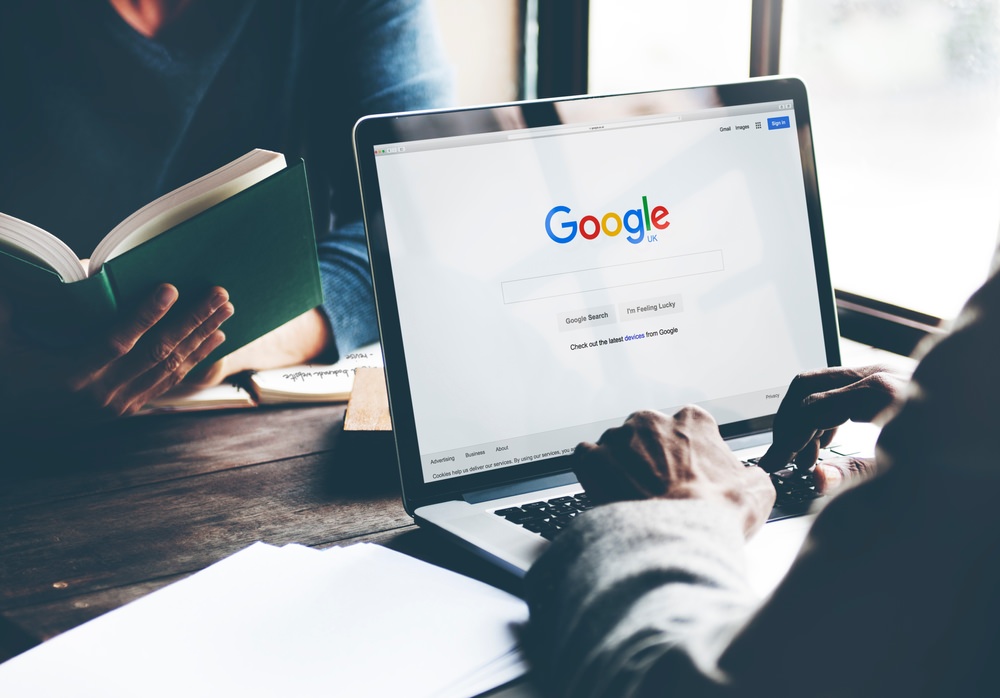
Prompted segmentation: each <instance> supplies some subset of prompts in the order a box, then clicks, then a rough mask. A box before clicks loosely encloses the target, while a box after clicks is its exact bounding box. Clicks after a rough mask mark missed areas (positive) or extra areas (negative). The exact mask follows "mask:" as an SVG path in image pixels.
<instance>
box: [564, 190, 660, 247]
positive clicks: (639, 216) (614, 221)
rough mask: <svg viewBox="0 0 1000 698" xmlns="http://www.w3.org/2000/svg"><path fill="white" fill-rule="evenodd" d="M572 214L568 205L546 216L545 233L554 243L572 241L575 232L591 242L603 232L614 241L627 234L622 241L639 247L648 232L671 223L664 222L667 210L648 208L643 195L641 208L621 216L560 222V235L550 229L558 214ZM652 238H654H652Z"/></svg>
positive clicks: (593, 217) (608, 214)
mask: <svg viewBox="0 0 1000 698" xmlns="http://www.w3.org/2000/svg"><path fill="white" fill-rule="evenodd" d="M571 212H572V211H571V210H570V208H569V206H553V207H552V210H551V211H549V213H548V215H546V216H545V232H546V233H548V235H549V237H550V238H551V239H552V240H553V241H555V242H558V243H560V244H564V243H567V242H569V241H570V240H572V239H573V238H575V237H576V234H577V233H580V237H582V238H583V239H584V240H594V239H596V238H597V236H598V235H600V234H601V233H602V232H603V233H604V234H605V235H607V236H608V237H612V238H613V237H615V236H617V235H618V234H619V233H621V232H622V231H623V230H624V231H626V232H627V233H628V234H627V235H626V236H625V239H626V240H628V241H629V242H631V243H632V244H633V245H638V244H639V243H640V242H642V241H643V240H644V239H645V237H646V233H647V232H652V231H653V230H666V229H667V226H669V225H670V221H668V220H667V216H668V215H670V211H668V210H667V209H666V207H665V206H654V207H653V208H652V209H650V208H649V201H648V200H647V198H646V197H645V196H644V197H642V208H641V209H640V208H632V209H629V210H628V211H626V212H625V213H623V214H621V215H619V214H617V213H614V212H613V211H611V212H608V213H605V214H604V215H603V216H601V217H600V218H598V217H597V216H593V215H586V216H584V217H583V218H581V219H580V220H579V221H575V220H573V219H570V220H563V221H562V222H561V223H559V227H560V228H561V229H562V230H563V233H562V234H561V235H559V234H557V233H556V232H555V231H554V230H553V229H552V219H553V218H555V217H556V216H557V215H558V214H568V213H571ZM653 237H654V238H655V236H653Z"/></svg>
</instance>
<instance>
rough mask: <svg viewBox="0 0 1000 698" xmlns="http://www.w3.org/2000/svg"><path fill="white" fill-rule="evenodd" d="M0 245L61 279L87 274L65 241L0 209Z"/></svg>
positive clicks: (82, 276) (74, 278)
mask: <svg viewBox="0 0 1000 698" xmlns="http://www.w3.org/2000/svg"><path fill="white" fill-rule="evenodd" d="M0 249H3V250H4V251H6V252H8V253H10V254H12V255H13V256H15V257H18V258H20V259H23V260H25V261H28V262H31V263H32V264H34V265H36V266H40V267H44V268H46V269H51V270H52V271H54V272H55V273H56V274H58V275H59V277H60V278H61V279H62V280H63V281H64V282H65V283H71V282H73V281H82V280H83V279H85V278H87V272H86V271H85V269H84V267H83V265H82V264H81V263H80V260H79V258H77V256H76V255H75V254H73V250H71V249H70V247H69V245H67V244H66V243H64V242H63V241H62V240H60V239H59V238H57V237H56V236H55V235H53V234H52V233H50V232H48V231H46V230H43V229H41V228H39V227H38V226H36V225H32V224H31V223H28V222H27V221H22V220H21V219H20V218H15V217H14V216H8V215H7V214H4V213H0Z"/></svg>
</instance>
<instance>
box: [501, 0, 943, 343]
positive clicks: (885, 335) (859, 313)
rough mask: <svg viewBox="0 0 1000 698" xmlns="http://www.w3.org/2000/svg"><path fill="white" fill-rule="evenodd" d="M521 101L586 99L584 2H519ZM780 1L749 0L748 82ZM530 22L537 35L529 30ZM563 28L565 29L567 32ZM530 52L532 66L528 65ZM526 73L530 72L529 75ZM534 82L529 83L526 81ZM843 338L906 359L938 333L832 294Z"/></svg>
mask: <svg viewBox="0 0 1000 698" xmlns="http://www.w3.org/2000/svg"><path fill="white" fill-rule="evenodd" d="M522 18H523V20H524V26H525V32H524V37H525V40H524V44H525V47H526V48H525V50H524V51H523V52H522V55H523V56H524V57H525V63H526V67H525V69H524V70H523V71H522V75H523V76H525V78H526V79H525V81H524V84H522V87H521V92H522V94H523V95H524V96H525V97H526V98H534V97H538V98H547V97H564V96H568V95H576V94H586V93H587V82H588V72H589V56H588V50H589V42H588V36H589V21H590V3H589V1H588V0H522ZM781 18H782V0H751V22H750V63H749V77H762V76H768V75H777V74H778V72H779V71H778V68H779V65H780V56H781ZM532 23H534V27H536V28H537V31H536V32H534V33H531V32H529V31H528V27H529V26H531V25H532ZM567 28H568V29H567ZM531 47H534V49H535V50H534V57H535V58H536V59H537V65H536V66H527V62H528V60H529V58H530V56H531V54H532V48H531ZM529 68H531V69H533V70H530V69H529ZM529 75H532V76H534V78H535V80H534V81H533V82H531V83H530V84H529V81H528V80H527V76H529ZM835 297H836V302H837V316H838V321H839V328H840V334H841V336H842V337H846V338H848V339H852V340H855V341H858V342H863V343H865V344H868V345H871V346H875V347H878V348H880V349H886V350H888V351H891V352H894V353H897V354H904V355H909V354H910V353H912V351H913V349H914V347H916V345H917V344H919V343H920V341H922V340H923V339H924V338H925V337H928V336H933V335H940V334H943V333H944V332H945V331H946V330H945V325H946V323H945V321H943V320H942V319H941V318H938V317H935V316H933V315H928V314H925V313H921V312H919V311H915V310H909V309H906V308H901V307H899V306H896V305H893V304H890V303H886V302H884V301H880V300H878V299H876V298H869V297H867V296H862V295H859V294H856V293H851V292H848V291H844V290H841V289H835Z"/></svg>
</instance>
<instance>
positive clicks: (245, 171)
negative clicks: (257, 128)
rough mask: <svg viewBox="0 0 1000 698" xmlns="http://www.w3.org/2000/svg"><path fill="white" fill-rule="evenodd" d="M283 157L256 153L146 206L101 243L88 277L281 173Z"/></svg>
mask: <svg viewBox="0 0 1000 698" xmlns="http://www.w3.org/2000/svg"><path fill="white" fill-rule="evenodd" d="M284 167H285V156H284V155H282V154H281V153H274V152H271V151H269V150H261V149H259V148H258V149H256V150H252V151H250V152H249V153H247V154H246V155H244V156H242V157H240V158H238V159H236V160H233V161H232V162H230V163H228V164H226V165H224V166H222V167H220V168H219V169H217V170H215V171H214V172H210V173H209V174H207V175H205V176H204V177H200V178H198V179H196V180H194V181H193V182H189V183H187V184H185V185H184V186H182V187H180V188H178V189H174V190H173V191H172V192H169V193H167V194H164V195H163V196H161V197H160V198H159V199H156V200H155V201H153V202H151V203H149V204H146V205H145V206H143V207H142V208H140V209H139V210H138V211H136V212H135V213H133V214H132V215H131V216H129V217H128V218H126V219H125V220H124V221H122V222H121V223H119V224H118V225H117V226H115V228H114V230H112V231H111V232H110V233H108V234H107V236H105V238H104V239H103V240H101V242H100V244H99V245H98V246H97V248H96V249H95V250H94V254H93V255H91V258H90V270H89V273H90V274H94V273H95V272H97V271H98V270H100V268H101V266H102V265H103V264H104V263H105V262H106V261H108V260H109V259H112V258H114V257H117V256H118V255H120V254H124V253H125V252H128V251H129V250H131V249H132V248H134V247H137V246H138V245H141V244H142V243H143V242H145V241H147V240H149V239H151V238H154V237H156V236H157V235H159V234H160V233H163V232H166V231H167V230H170V229H171V228H172V227H174V226H175V225H177V224H179V223H182V222H184V221H186V220H187V219H189V218H193V217H194V216H196V215H198V214H199V213H201V212H202V211H205V210H207V209H209V208H211V207H212V206H215V205H216V204H218V203H220V202H222V201H225V200H226V199H228V198H229V197H231V196H233V195H235V194H238V193H239V192H241V191H243V190H244V189H248V188H250V187H251V186H253V185H254V184H257V183H258V182H261V181H263V180H264V179H267V178H268V177H270V176H271V175H273V174H274V173H276V172H278V171H280V170H282V169H284Z"/></svg>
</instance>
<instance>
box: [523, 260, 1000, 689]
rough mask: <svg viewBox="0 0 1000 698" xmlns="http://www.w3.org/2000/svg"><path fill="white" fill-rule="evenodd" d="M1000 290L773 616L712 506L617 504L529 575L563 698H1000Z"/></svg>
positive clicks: (827, 521)
mask: <svg viewBox="0 0 1000 698" xmlns="http://www.w3.org/2000/svg"><path fill="white" fill-rule="evenodd" d="M998 347H1000V276H994V277H993V278H992V279H991V280H990V281H989V282H987V284H986V285H985V286H984V287H983V288H982V289H981V290H980V291H979V292H978V293H977V294H976V295H975V296H974V297H973V298H972V299H971V300H970V303H969V304H968V305H967V306H966V310H965V311H964V312H963V315H962V317H961V318H960V319H959V321H958V323H957V326H956V329H955V330H954V331H953V332H952V334H951V335H949V336H948V337H947V338H945V339H944V340H943V341H941V342H940V343H939V344H938V345H937V346H935V347H934V348H933V349H931V350H930V352H929V353H928V354H927V355H926V356H925V357H924V359H923V360H922V361H921V362H920V364H919V366H918V367H917V370H916V371H915V373H914V379H913V383H912V385H911V386H910V389H909V396H908V399H907V400H906V401H905V403H904V404H903V407H902V409H901V411H900V412H899V414H898V415H896V416H895V418H893V419H892V420H891V421H890V422H889V423H888V424H887V425H886V427H885V428H884V429H883V431H882V436H881V437H880V439H879V447H878V453H877V456H878V459H879V462H880V468H881V470H880V474H879V475H878V476H877V477H875V478H874V479H872V480H869V481H867V482H865V483H863V484H860V485H857V486H855V487H853V488H851V489H849V490H847V491H846V492H843V493H842V494H839V495H837V496H835V497H832V498H830V500H829V503H828V504H827V505H826V507H825V508H824V509H823V510H822V511H821V512H820V513H819V515H818V516H817V518H816V520H815V522H814V524H813V526H812V528H811V530H810V533H809V537H808V539H807V540H806V543H805V544H804V546H803V548H802V550H801V551H800V553H799V556H798V558H797V559H796V561H795V563H794V564H793V566H792V568H791V570H790V571H789V573H788V575H787V576H786V577H785V579H784V580H782V582H781V584H780V585H779V586H778V587H777V589H776V590H775V591H774V593H773V594H772V595H771V597H770V598H769V599H767V601H766V602H765V603H763V604H761V605H759V606H758V601H757V600H756V599H754V598H753V595H752V594H751V592H750V590H749V589H748V587H747V584H746V581H745V575H744V570H743V567H742V555H743V552H742V550H743V544H742V536H741V534H740V529H739V527H738V525H737V523H736V522H735V521H731V520H728V519H726V518H724V516H725V512H722V511H720V510H719V509H718V508H713V507H712V506H711V505H710V504H709V503H707V502H697V501H677V500H650V501H644V502H624V503H619V504H614V505H610V506H606V507H598V508H597V509H594V510H592V511H591V512H588V513H587V514H585V515H583V516H581V517H580V518H579V519H578V520H577V521H574V523H573V525H572V526H570V527H569V529H567V531H566V533H564V534H563V535H562V536H560V537H559V538H557V539H556V540H555V541H554V543H553V544H552V546H551V547H550V548H549V550H548V551H547V552H546V553H545V554H544V555H543V556H542V558H541V559H540V560H539V561H538V563H536V565H535V567H534V568H532V569H531V570H530V572H529V574H528V577H527V579H526V588H527V595H528V599H529V606H530V609H531V619H530V623H529V628H528V632H527V633H526V647H527V648H528V650H529V653H530V657H531V658H532V661H533V663H534V666H535V668H536V671H537V675H538V677H539V679H540V680H541V681H542V682H543V683H545V684H546V686H547V687H548V688H549V690H550V692H551V694H552V695H557V696H615V697H621V696H636V695H642V696H653V695H663V696H685V697H691V698H696V697H698V696H763V695H766V696H771V697H776V696H887V695H894V696H895V695H900V696H903V695H905V696H940V695H961V696H978V695H998V694H1000V677H998V676H997V673H996V672H995V670H993V667H994V666H995V664H996V657H997V652H998V650H997V647H1000V600H998V596H997V594H996V590H997V589H998V588H1000V507H997V506H996V504H995V501H994V500H995V498H996V492H997V490H998V489H1000V468H997V467H996V461H997V456H996V439H995V436H994V434H995V431H994V430H995V428H996V426H995V425H996V420H997V418H998V416H1000V368H998V367H1000V362H997V360H996V351H997V348H998Z"/></svg>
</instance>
